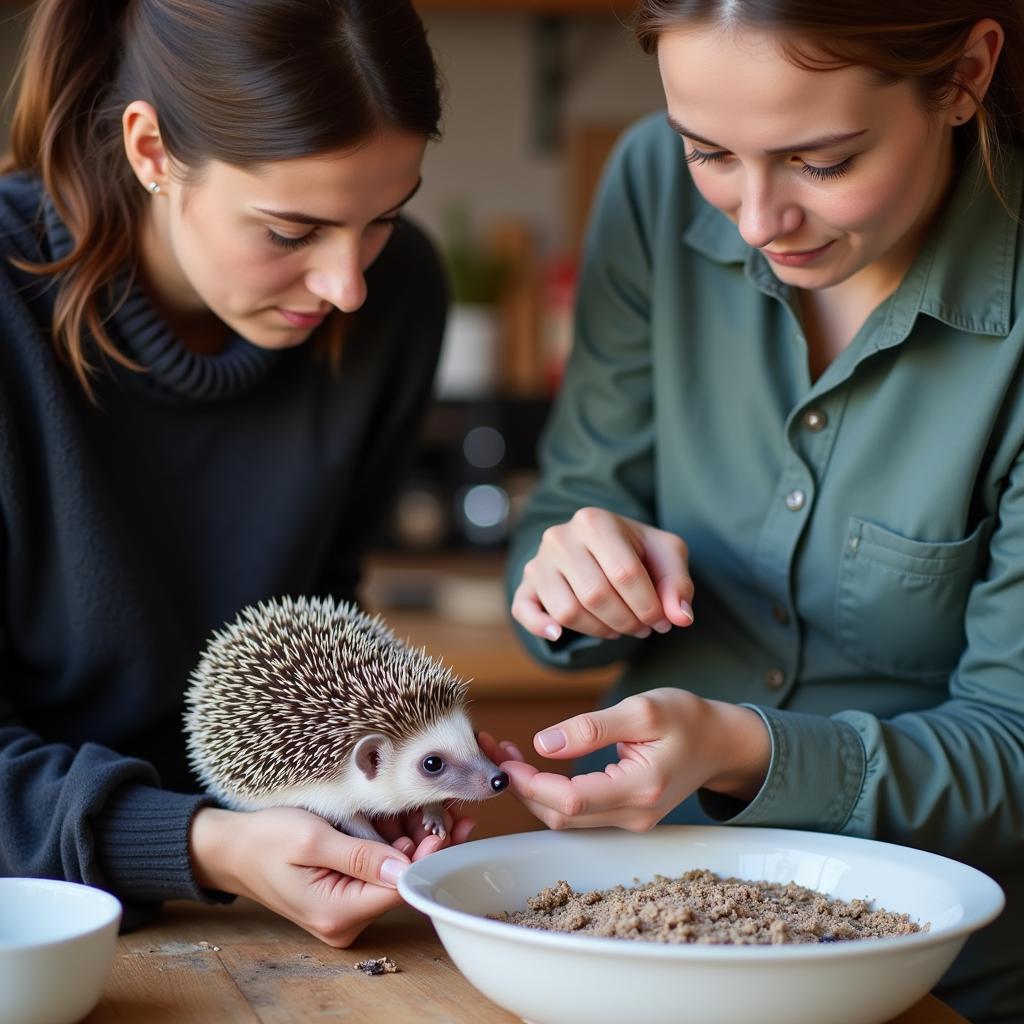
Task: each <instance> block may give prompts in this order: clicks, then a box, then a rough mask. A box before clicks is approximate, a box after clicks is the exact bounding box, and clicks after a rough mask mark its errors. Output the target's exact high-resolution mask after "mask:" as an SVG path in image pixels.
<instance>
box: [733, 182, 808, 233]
mask: <svg viewBox="0 0 1024 1024" xmlns="http://www.w3.org/2000/svg"><path fill="white" fill-rule="evenodd" d="M802 220H803V214H802V213H801V212H800V209H799V207H797V206H795V205H793V204H792V203H790V202H787V201H786V200H785V198H784V197H783V196H780V195H778V194H777V192H775V191H774V190H773V189H771V188H770V187H769V183H768V182H765V181H759V182H755V183H751V185H750V187H748V188H747V190H746V193H745V194H744V196H743V199H742V202H741V205H740V210H739V218H738V220H737V225H736V226H737V227H738V228H739V232H740V235H741V237H742V238H743V241H744V242H746V243H747V245H749V246H751V247H753V248H754V249H763V248H764V247H765V246H766V245H768V244H770V243H771V242H773V241H774V240H775V239H776V238H784V237H785V236H786V235H789V234H791V233H792V232H794V231H796V229H797V228H798V227H799V226H800V223H801V221H802Z"/></svg>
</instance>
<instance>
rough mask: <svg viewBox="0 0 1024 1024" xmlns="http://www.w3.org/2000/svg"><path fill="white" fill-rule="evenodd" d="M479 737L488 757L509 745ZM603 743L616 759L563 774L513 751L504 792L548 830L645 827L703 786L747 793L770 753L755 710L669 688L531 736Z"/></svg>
mask: <svg viewBox="0 0 1024 1024" xmlns="http://www.w3.org/2000/svg"><path fill="white" fill-rule="evenodd" d="M479 741H480V746H481V748H482V749H483V751H484V753H485V754H487V755H488V756H489V757H491V758H492V760H497V759H498V758H499V757H502V756H508V755H509V754H510V753H511V751H510V745H509V744H507V743H503V744H496V743H495V742H494V740H492V739H491V737H490V736H488V735H487V734H486V733H482V734H480V736H479ZM612 743H614V744H616V749H617V751H618V756H619V760H618V761H617V762H615V763H614V764H610V765H608V766H607V767H606V768H605V770H604V771H603V772H591V773H590V774H588V775H576V776H573V777H572V778H566V777H565V776H564V775H558V774H554V773H551V772H541V771H538V770H537V769H536V768H535V767H534V766H533V765H530V764H527V763H525V761H523V759H522V758H516V757H514V756H512V757H511V758H510V759H508V760H503V761H502V763H501V768H502V770H503V771H506V772H508V776H509V779H510V781H511V788H512V791H513V792H514V793H515V794H516V796H518V797H519V799H520V800H521V801H522V802H523V804H524V805H525V806H526V807H527V809H528V810H530V812H531V813H533V814H534V815H535V816H536V817H537V818H539V819H540V820H541V821H542V822H544V824H546V825H547V826H548V827H549V828H554V829H563V828H598V827H601V826H606V825H617V826H619V827H620V828H625V829H629V830H630V831H632V832H645V831H647V830H648V829H650V828H653V827H654V826H655V825H656V824H657V823H658V822H659V821H660V820H661V819H662V818H663V817H664V816H665V815H666V814H667V813H668V812H669V811H670V810H672V808H673V807H675V806H676V805H677V804H679V803H681V802H682V801H683V800H684V799H686V797H688V796H689V795H690V794H691V793H693V792H694V791H695V790H697V789H700V788H702V787H703V788H706V789H711V790H714V791H715V792H718V793H723V794H725V795H728V796H733V797H736V798H737V799H740V800H744V801H748V800H751V799H752V798H753V797H754V796H755V795H756V793H757V791H758V790H759V789H760V788H761V785H762V783H763V782H764V778H765V775H766V774H767V771H768V765H769V762H770V759H771V738H770V736H769V734H768V729H767V727H766V726H765V724H764V722H763V721H762V720H761V717H760V716H759V715H758V714H757V713H756V712H754V711H751V710H750V709H749V708H742V707H737V706H736V705H734V704H726V703H722V702H721V701H713V700H704V699H703V698H701V697H698V696H696V694H693V693H689V692H688V691H686V690H678V689H675V688H672V687H667V688H664V689H659V690H650V691H648V692H647V693H642V694H637V695H635V696H632V697H627V698H626V699H625V700H623V701H621V702H620V703H619V704H616V705H615V706H614V707H611V708H607V709H605V710H602V711H594V712H591V713H588V714H584V715H578V716H577V717H576V718H570V719H569V720H568V721H565V722H560V723H558V724H557V725H554V726H552V727H551V728H548V729H545V730H544V731H543V732H539V733H538V734H537V735H536V736H535V737H534V746H535V747H536V748H537V752H538V753H540V754H542V755H544V756H545V757H550V758H558V759H566V758H575V757H580V756H582V755H584V754H589V753H590V752H591V751H594V750H599V749H600V748H601V747H605V746H608V745H610V744H612Z"/></svg>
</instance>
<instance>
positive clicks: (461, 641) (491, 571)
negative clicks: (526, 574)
mask: <svg viewBox="0 0 1024 1024" xmlns="http://www.w3.org/2000/svg"><path fill="white" fill-rule="evenodd" d="M503 570H504V559H503V557H502V556H501V555H500V554H495V553H478V552H465V553H463V552H452V553H439V554H405V553H401V552H375V553H374V554H373V555H371V557H370V558H368V559H367V563H366V571H365V576H364V583H363V587H362V595H363V600H364V602H365V603H366V605H367V606H368V607H369V608H370V609H372V610H373V611H379V612H380V613H381V615H382V616H383V617H384V619H385V621H386V622H387V624H388V626H389V627H390V628H391V629H392V630H394V632H395V634H396V635H397V636H399V637H400V638H402V639H403V640H408V642H409V643H410V644H412V645H413V646H415V647H425V648H426V649H427V652H428V653H429V654H431V655H432V656H434V657H436V658H439V659H440V660H442V661H444V662H446V663H447V664H449V665H451V666H452V668H453V669H455V671H456V672H457V673H458V674H459V675H461V676H463V677H464V678H466V679H469V680H470V696H471V697H472V699H473V700H474V701H481V700H512V701H517V700H518V701H522V700H528V701H531V702H535V701H553V700H563V699H570V700H574V701H580V700H582V701H584V702H585V703H586V704H587V705H588V706H594V705H596V703H597V700H598V697H599V695H600V694H601V693H602V692H603V691H604V690H605V689H607V687H608V686H610V685H611V683H612V681H613V680H614V679H615V678H616V676H617V675H618V673H619V671H620V669H621V666H619V665H609V666H605V667H603V668H597V669H587V670H584V671H579V672H563V671H559V670H557V669H552V668H546V667H544V666H543V665H540V664H538V663H537V662H536V661H534V660H533V658H531V657H530V656H529V655H528V654H527V653H526V651H525V650H524V649H523V646H522V644H521V643H520V642H519V638H518V637H517V636H516V634H515V630H514V629H513V626H512V623H511V620H510V619H509V617H508V614H507V611H506V609H505V605H504V595H503V591H502V574H503ZM396 595H397V596H398V600H396ZM453 595H455V596H454V597H453ZM580 710H582V707H581V709H580Z"/></svg>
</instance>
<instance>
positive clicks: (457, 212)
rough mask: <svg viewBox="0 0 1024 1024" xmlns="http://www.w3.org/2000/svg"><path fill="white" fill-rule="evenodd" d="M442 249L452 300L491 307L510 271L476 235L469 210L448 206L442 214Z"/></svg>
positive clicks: (462, 204)
mask: <svg viewBox="0 0 1024 1024" xmlns="http://www.w3.org/2000/svg"><path fill="white" fill-rule="evenodd" d="M442 247H443V250H444V258H445V264H446V265H447V269H448V281H449V285H450V287H451V290H452V301H453V302H460V303H467V304H474V305H486V306H492V305H494V304H495V303H496V302H497V301H498V299H499V297H500V295H501V290H502V287H503V286H504V284H505V282H506V281H507V280H508V278H509V275H510V271H511V268H510V267H508V266H507V264H506V262H505V261H504V260H503V259H502V258H501V257H500V256H498V255H497V254H496V253H494V252H492V251H490V250H489V249H488V248H487V246H486V245H485V244H484V243H483V242H482V241H481V240H480V239H479V237H478V236H477V235H476V233H475V232H474V230H473V223H472V217H471V216H470V212H469V208H468V207H467V206H466V205H465V204H464V203H452V204H451V205H449V207H448V208H447V210H446V211H445V213H444V216H443V238H442Z"/></svg>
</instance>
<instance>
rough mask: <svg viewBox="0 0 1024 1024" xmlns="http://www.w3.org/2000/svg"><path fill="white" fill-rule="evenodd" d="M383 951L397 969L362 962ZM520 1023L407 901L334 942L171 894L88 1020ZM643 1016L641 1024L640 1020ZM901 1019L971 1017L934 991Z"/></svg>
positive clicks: (915, 1023) (905, 1023)
mask: <svg viewBox="0 0 1024 1024" xmlns="http://www.w3.org/2000/svg"><path fill="white" fill-rule="evenodd" d="M381 956H387V957H390V958H391V959H392V960H394V961H395V962H396V963H397V964H398V967H399V972H398V973H397V974H382V975H377V976H375V977H371V976H367V975H366V974H364V973H362V972H361V971H359V970H357V969H356V967H355V964H356V963H357V962H359V961H360V960H367V959H370V958H376V957H381ZM328 1021H331V1022H339V1021H343V1022H344V1024H519V1018H518V1017H516V1016H514V1015H513V1014H511V1013H508V1012H506V1011H505V1010H502V1009H500V1008H499V1007H497V1006H495V1004H494V1003H492V1002H491V1001H490V1000H488V999H486V998H485V997H484V996H482V995H481V994H480V993H479V992H477V991H476V989H474V988H473V987H472V986H471V985H470V984H469V982H467V981H466V980H465V978H463V977H462V975H461V974H460V973H459V971H458V970H457V968H456V967H455V966H454V964H453V963H452V961H451V959H450V958H449V956H448V954H447V953H446V952H445V950H444V947H443V946H442V945H441V943H440V942H439V941H438V939H437V936H436V934H435V933H434V929H433V926H432V925H431V923H430V921H429V919H428V918H426V917H425V916H423V915H422V914H420V913H419V912H417V911H415V910H413V909H411V908H409V907H401V908H399V909H397V910H393V911H390V912H389V913H387V914H385V915H384V916H383V917H381V918H379V919H378V920H377V921H376V922H374V924H372V925H371V926H370V927H369V928H368V929H367V930H366V931H365V932H364V933H363V934H362V935H361V936H360V938H359V939H358V940H357V941H356V943H355V945H353V946H352V947H350V948H349V949H332V948H331V947H329V946H326V945H324V944H323V943H322V942H319V941H318V940H316V939H314V938H313V937H312V936H311V935H308V934H307V933H306V932H304V931H302V930H301V929H300V928H298V927H296V926H295V925H292V924H291V923H289V922H288V921H285V920H284V919H282V918H280V917H277V916H276V915H274V914H271V913H270V911H268V910H266V909H264V908H263V907H261V906H259V905H258V904H256V903H252V902H250V901H248V900H243V899H239V900H236V901H235V902H234V903H233V904H231V905H230V906H206V905H204V904H199V903H187V902H172V903H168V904H167V905H166V907H165V909H164V913H163V914H162V916H161V917H160V919H159V921H157V922H156V923H154V924H152V925H150V926H148V927H146V928H144V929H141V930H139V931H137V932H133V933H131V934H128V935H122V936H120V937H119V939H118V943H117V952H116V954H115V958H114V964H113V967H112V969H111V972H110V977H109V979H108V981H107V986H106V988H105V990H104V993H103V997H102V999H101V1000H100V1002H99V1005H98V1006H97V1007H96V1009H95V1010H94V1011H93V1012H92V1013H91V1014H90V1015H89V1016H88V1017H87V1018H86V1019H85V1021H84V1022H83V1024H234V1022H244V1024H307V1022H310V1024H313V1022H316V1024H319V1022H325V1024H326V1022H328ZM638 1024H642V1022H638ZM893 1024H966V1022H965V1021H964V1018H963V1017H961V1016H959V1015H958V1014H956V1013H954V1012H953V1011H952V1010H950V1009H949V1008H948V1007H946V1006H944V1005H943V1004H942V1003H940V1002H939V1001H938V1000H936V999H934V998H932V997H931V996H928V997H926V998H925V999H923V1000H922V1001H921V1002H920V1003H918V1004H917V1005H916V1006H914V1007H913V1008H912V1009H910V1010H909V1011H907V1012H906V1013H905V1014H903V1015H902V1016H900V1017H899V1018H897V1020H896V1021H895V1022H893Z"/></svg>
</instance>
